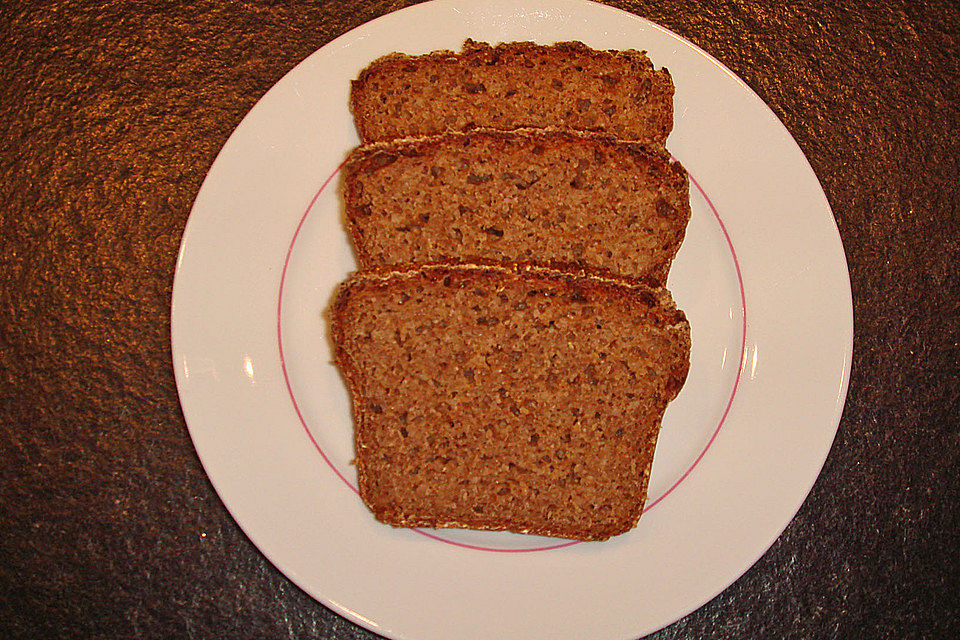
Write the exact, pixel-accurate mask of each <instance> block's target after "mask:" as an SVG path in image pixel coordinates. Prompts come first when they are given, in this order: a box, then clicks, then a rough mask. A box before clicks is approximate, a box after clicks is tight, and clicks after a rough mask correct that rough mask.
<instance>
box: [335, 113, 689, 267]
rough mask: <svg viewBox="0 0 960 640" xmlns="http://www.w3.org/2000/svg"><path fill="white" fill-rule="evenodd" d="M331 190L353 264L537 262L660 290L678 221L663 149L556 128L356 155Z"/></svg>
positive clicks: (685, 213) (673, 179) (675, 190)
mask: <svg viewBox="0 0 960 640" xmlns="http://www.w3.org/2000/svg"><path fill="white" fill-rule="evenodd" d="M343 192H344V201H345V205H346V217H347V225H348V227H349V230H350V234H351V236H352V240H353V244H354V247H355V249H356V253H357V257H358V259H359V261H360V264H361V266H363V267H364V268H370V267H381V266H389V265H397V264H405V263H427V262H437V261H458V262H473V263H484V262H491V261H493V262H499V261H506V262H518V261H537V262H553V263H562V264H568V265H572V266H574V267H576V268H585V269H588V270H592V271H595V272H597V273H599V274H614V275H620V276H625V277H629V278H636V279H643V280H647V281H650V282H653V283H655V284H663V283H665V282H666V279H667V274H668V272H669V269H670V264H671V262H672V260H673V257H674V256H675V255H676V252H677V250H678V249H679V247H680V244H681V242H682V241H683V237H684V233H685V231H686V226H687V223H688V221H689V219H690V203H689V189H688V182H687V174H686V172H685V171H684V169H683V167H682V166H680V164H679V163H677V162H673V161H671V158H670V155H669V154H668V153H667V152H666V151H665V150H664V149H663V148H661V147H657V146H644V145H640V144H637V143H630V142H623V141H617V140H614V139H612V138H609V137H605V136H598V135H589V134H577V133H571V132H564V131H556V130H553V131H544V130H519V131H513V132H501V131H492V130H483V131H475V132H471V133H466V134H465V133H453V134H444V135H440V136H435V137H430V138H421V139H415V140H401V141H395V142H392V143H384V144H374V145H369V146H365V147H360V148H358V149H356V150H355V151H354V152H353V153H352V154H351V156H350V158H349V159H348V161H347V163H346V166H345V168H344V177H343Z"/></svg>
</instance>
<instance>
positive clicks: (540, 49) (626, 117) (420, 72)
mask: <svg viewBox="0 0 960 640" xmlns="http://www.w3.org/2000/svg"><path fill="white" fill-rule="evenodd" d="M583 101H587V102H589V103H590V104H589V105H586V106H585V104H586V103H585V102H583ZM491 106H493V107H495V109H494V110H491V108H490V107H491ZM350 108H351V111H352V113H353V114H354V120H355V122H356V125H357V130H358V132H359V134H360V139H361V140H362V141H363V142H373V141H378V140H390V139H394V138H401V137H408V136H418V135H433V134H436V133H441V132H443V131H451V130H454V131H463V130H469V129H472V128H475V127H492V128H497V129H503V130H511V129H515V128H521V127H548V126H556V127H563V128H568V129H575V130H584V131H598V132H604V133H607V134H610V135H614V136H616V137H618V138H623V139H629V140H641V141H652V142H658V143H661V144H662V143H663V142H664V141H665V140H666V138H667V136H668V135H669V133H670V130H671V128H672V126H673V81H672V79H671V78H670V74H669V72H668V71H667V70H666V69H660V70H654V68H653V64H652V63H651V62H650V60H649V58H647V56H646V54H645V52H642V51H635V50H627V51H613V50H607V51H601V50H595V49H591V48H590V47H587V46H586V45H584V44H583V43H580V42H560V43H557V44H554V45H537V44H534V43H532V42H510V43H502V44H498V45H497V46H495V47H491V46H490V45H488V44H486V43H478V42H474V41H472V40H467V41H466V42H465V43H464V46H463V50H462V51H461V52H460V53H455V52H452V51H435V52H433V53H429V54H424V55H419V56H409V55H404V54H399V53H391V54H389V55H386V56H383V57H381V58H379V59H377V60H375V61H374V62H373V63H371V64H370V65H369V66H368V67H367V68H365V69H364V70H363V71H361V73H360V74H359V76H358V77H357V79H356V80H354V81H353V83H352V85H351V95H350Z"/></svg>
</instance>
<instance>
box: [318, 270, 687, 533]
mask: <svg viewBox="0 0 960 640" xmlns="http://www.w3.org/2000/svg"><path fill="white" fill-rule="evenodd" d="M331 315H332V327H333V338H334V343H335V346H336V358H337V361H338V364H339V366H340V368H341V370H342V371H343V373H344V375H345V377H346V379H347V383H348V386H349V388H350V391H351V395H352V398H353V410H354V417H355V420H356V453H357V458H356V460H357V471H358V477H359V485H360V494H361V497H362V498H363V500H364V502H365V503H366V504H367V505H368V507H369V508H370V509H371V510H372V511H373V513H374V514H375V515H376V517H377V518H378V519H379V520H380V521H382V522H385V523H388V524H391V525H394V526H405V527H412V526H423V527H465V528H473V529H492V530H509V531H514V532H518V533H534V534H541V535H549V536H559V537H565V538H572V539H579V540H604V539H606V538H609V537H610V536H612V535H616V534H619V533H622V532H624V531H627V530H629V529H630V528H632V527H633V526H635V524H636V522H637V520H638V518H639V517H640V514H641V511H642V509H643V504H644V501H645V498H646V489H647V483H648V480H649V474H650V467H651V464H652V461H653V454H654V448H655V445H656V440H657V435H658V431H659V427H660V421H661V418H662V416H663V412H664V410H665V408H666V406H667V403H668V402H669V401H670V400H671V399H672V398H673V397H674V396H675V395H676V394H677V393H678V392H679V389H680V387H681V386H682V385H683V382H684V379H685V378H686V375H687V369H688V365H689V349H690V334H689V325H688V324H687V321H686V319H685V317H684V315H683V313H682V312H681V311H679V310H678V309H677V308H676V307H675V306H674V304H673V301H672V299H671V298H670V295H669V293H668V292H667V291H666V290H665V289H662V288H649V287H646V286H644V285H640V284H636V283H630V282H627V281H622V280H614V279H604V278H598V277H595V276H591V275H587V274H582V273H581V274H572V273H567V272H560V271H556V270H552V269H545V268H539V267H534V266H517V265H513V266H506V267H487V266H466V265H426V266H420V267H416V268H409V269H405V270H398V271H392V272H360V273H358V274H356V275H354V276H353V277H351V279H349V280H348V281H347V282H345V283H344V284H343V285H341V287H340V289H339V291H338V294H337V296H336V298H335V301H334V304H333V306H332V309H331Z"/></svg>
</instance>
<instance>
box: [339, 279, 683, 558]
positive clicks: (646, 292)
mask: <svg viewBox="0 0 960 640" xmlns="http://www.w3.org/2000/svg"><path fill="white" fill-rule="evenodd" d="M507 281H510V282H514V283H516V282H521V281H522V282H523V283H525V284H526V285H529V286H530V287H533V290H534V292H536V291H543V292H546V294H545V295H547V296H548V297H552V298H554V299H556V296H559V297H560V299H558V300H557V301H556V303H555V304H554V305H553V306H552V307H549V308H558V306H559V308H561V309H563V308H571V306H576V305H579V304H587V303H589V304H598V305H600V306H601V307H603V308H607V307H609V309H608V310H612V309H619V308H621V307H619V306H617V305H618V303H617V301H618V300H622V301H624V302H625V303H628V305H627V306H626V307H623V309H627V308H630V309H633V310H634V311H633V313H639V314H648V320H647V322H648V323H649V326H650V327H651V329H652V330H653V329H654V325H656V327H655V330H654V333H655V334H656V335H661V334H662V335H663V336H670V337H669V341H670V343H672V345H673V346H672V347H671V354H676V355H670V356H669V357H670V358H671V361H670V362H669V363H661V364H660V365H655V366H658V367H665V368H664V373H666V375H667V380H665V382H664V384H663V385H662V386H660V387H657V388H661V389H662V394H663V397H661V398H660V399H651V401H652V402H654V405H655V406H654V414H650V418H649V419H653V420H655V422H656V424H649V425H647V426H646V427H644V428H645V429H647V430H646V431H642V432H638V433H637V434H634V435H636V437H639V438H640V440H638V441H637V442H638V443H643V444H642V446H640V448H639V449H638V450H636V451H634V452H633V453H632V454H631V458H630V459H628V460H627V462H628V463H629V464H634V465H640V467H638V468H635V470H634V473H633V474H632V475H631V474H630V473H627V474H626V475H631V477H632V478H633V480H632V481H630V482H628V485H627V486H624V487H621V490H622V492H623V496H628V497H625V498H624V497H623V496H621V495H609V490H606V489H604V490H603V492H602V493H600V494H589V495H594V496H596V495H602V496H605V497H604V498H603V499H605V500H606V499H609V501H610V503H611V504H612V505H613V509H614V511H615V513H618V514H620V515H618V516H616V517H614V518H612V519H611V518H609V517H608V518H606V519H603V518H599V517H598V516H597V515H596V514H594V515H589V514H590V513H592V511H590V508H589V505H584V504H580V503H578V502H577V499H573V500H572V501H571V503H570V504H571V506H570V507H567V508H568V509H572V511H570V514H569V517H567V518H566V519H565V518H564V517H559V516H557V515H556V514H554V517H552V518H541V517H539V516H538V515H537V514H535V513H534V514H531V513H529V512H528V513H524V512H515V511H511V510H503V511H501V512H496V513H492V512H491V513H487V514H484V513H482V509H481V512H476V511H475V510H471V509H469V508H467V506H465V505H466V503H464V506H463V507H462V508H446V507H444V508H439V509H438V508H437V507H436V505H435V504H434V505H433V506H431V505H430V501H429V500H426V501H425V502H424V503H423V504H422V505H420V506H419V507H418V506H417V505H418V503H417V498H413V497H411V496H407V495H401V496H398V495H396V494H397V492H398V491H400V492H401V493H403V492H404V491H407V489H403V490H398V489H396V488H394V489H393V490H392V491H393V494H390V493H389V491H388V493H387V494H384V493H383V491H382V489H381V488H380V485H382V484H383V481H384V478H386V480H387V481H392V480H394V478H392V477H388V476H398V475H399V474H398V472H396V470H395V469H397V468H399V467H397V465H393V466H390V465H388V467H389V468H390V469H394V471H387V470H386V469H387V467H384V466H383V465H382V462H381V458H380V457H378V456H382V455H387V456H388V458H389V456H390V455H400V454H401V453H403V452H404V451H406V453H405V454H404V455H410V453H409V450H404V449H403V448H402V447H400V445H397V443H396V441H390V440H389V437H390V435H391V433H392V431H391V430H390V429H389V428H387V427H386V426H385V423H386V422H389V420H388V417H389V415H390V414H391V412H392V411H395V410H397V407H398V406H399V407H400V408H403V407H404V406H406V405H405V404H404V402H412V401H414V400H415V399H407V400H405V401H404V402H401V403H400V404H399V405H397V403H396V402H388V401H387V400H380V399H378V398H379V396H377V397H374V396H371V394H372V393H374V392H373V387H375V386H376V384H375V383H376V381H371V380H370V374H371V371H370V370H369V367H368V370H366V371H362V370H361V367H360V366H359V365H358V363H357V362H356V361H355V360H354V355H355V354H356V353H363V352H364V349H369V347H364V346H362V345H359V342H362V341H363V340H364V338H363V337H362V335H363V331H362V330H360V331H359V333H358V330H357V327H355V326H353V325H352V324H351V325H350V326H349V327H345V326H344V321H345V320H346V321H347V322H355V315H354V316H351V315H350V312H349V310H348V306H349V305H351V304H359V303H357V302H356V300H359V299H362V298H364V297H365V296H366V297H368V298H369V297H376V296H379V295H381V294H390V295H392V294H397V293H398V292H399V295H401V296H403V295H406V294H405V293H404V292H405V291H406V292H409V293H410V294H411V295H415V293H414V291H415V289H416V288H417V287H421V288H423V287H424V285H427V288H428V289H429V283H433V285H434V286H435V288H436V287H439V286H440V285H441V284H442V285H443V286H445V287H450V288H452V289H454V290H459V291H467V292H468V293H469V291H470V290H472V289H473V288H475V287H477V286H481V285H490V286H489V287H488V288H490V289H491V290H493V289H494V288H495V286H494V285H497V284H500V285H503V284H504V283H505V282H507ZM521 289H522V288H521ZM500 290H501V291H506V290H511V289H510V287H509V286H508V287H505V288H501V289H500ZM513 290H516V287H514V288H513ZM388 297H389V295H388ZM604 301H605V302H604ZM377 308H378V309H380V308H381V306H380V305H379V304H378V305H377ZM645 310H646V311H645ZM355 312H356V309H354V313H355ZM618 313H619V312H618ZM389 317H390V316H389V313H388V315H387V316H385V320H389ZM350 318H353V320H351V319H350ZM331 322H332V335H333V342H334V345H335V350H336V359H337V362H338V364H339V366H340V368H341V371H342V372H343V374H344V377H345V378H346V381H347V385H348V387H349V389H350V393H351V398H352V401H353V412H354V416H355V420H356V445H357V472H358V479H359V485H360V490H361V496H362V497H363V499H364V502H365V503H366V504H367V505H368V507H370V509H371V510H372V511H373V512H374V514H375V515H376V517H377V519H378V520H380V521H382V522H385V523H387V524H391V525H393V526H403V527H411V526H418V527H419V526H426V527H461V528H472V529H486V530H509V531H514V532H518V533H532V534H539V535H548V536H559V537H567V538H575V539H581V540H604V539H606V538H608V537H610V536H612V535H617V534H619V533H622V532H624V531H626V530H629V529H630V528H632V527H633V526H635V524H636V521H637V519H638V518H639V516H640V513H641V511H642V506H643V497H644V496H645V495H646V486H647V483H648V481H649V472H650V465H651V464H652V458H653V451H654V447H655V443H656V433H657V431H658V429H659V416H660V415H662V411H663V408H665V406H666V403H667V402H668V401H669V400H670V399H672V398H673V397H674V396H675V395H676V392H677V391H679V388H680V386H682V384H683V380H684V378H685V376H686V373H687V367H688V355H687V354H689V325H688V324H687V322H686V318H685V317H684V315H683V313H682V312H681V311H679V310H677V308H676V306H675V305H674V304H673V301H672V299H671V298H670V296H669V293H668V292H666V291H665V290H663V289H651V288H649V287H646V286H644V285H641V284H638V283H635V282H628V281H624V280H622V279H616V278H599V277H596V276H593V275H589V274H586V273H584V272H579V273H568V272H562V271H557V270H554V269H549V268H545V267H542V266H539V265H533V264H512V265H504V266H501V267H489V266H479V265H424V266H408V267H404V268H401V269H395V270H390V271H387V270H381V271H370V272H360V273H357V274H355V275H354V276H353V277H352V278H351V279H350V280H348V281H347V282H345V283H343V284H342V285H341V287H340V289H339V290H338V292H337V295H336V297H335V300H334V303H333V307H332V313H331ZM366 326H368V327H378V328H383V327H382V324H381V323H380V322H379V321H377V322H373V323H372V324H371V323H370V319H369V318H368V324H367V325H366ZM347 328H349V329H350V331H347V330H346V329H347ZM399 335H400V334H399V333H398V334H397V336H398V337H397V339H398V340H399V339H400V338H399ZM438 349H439V347H438ZM578 357H579V356H578ZM664 357H667V356H666V354H665V355H664ZM396 366H398V367H399V366H401V365H399V364H397V365H396ZM407 374H410V375H412V373H411V372H409V371H408V372H406V374H405V375H407ZM477 380H478V383H479V380H481V377H480V373H479V372H478V373H477ZM504 391H505V390H504V389H503V388H501V389H500V393H501V394H504ZM513 392H514V390H513V389H508V390H507V391H506V394H507V395H510V394H511V393H513ZM377 393H382V389H381V390H380V391H379V392H377ZM491 393H493V394H494V398H495V397H496V393H495V391H494V390H491ZM518 393H520V395H522V391H518ZM637 393H640V391H639V390H638V391H637ZM501 397H505V396H503V395H501ZM516 397H519V396H516ZM373 402H377V403H382V406H380V405H379V404H372V403H373ZM411 406H416V405H411ZM411 413H412V410H411ZM404 415H406V411H404ZM598 415H599V413H598ZM462 419H463V420H465V421H467V420H468V416H467V415H466V414H465V415H464V416H462ZM537 419H538V418H537V416H536V415H535V414H531V416H530V418H529V419H528V420H527V422H528V423H530V424H532V423H534V422H535V421H536V420H537ZM404 424H406V422H404ZM415 424H416V422H415V419H411V423H410V424H409V425H408V427H409V428H410V430H411V434H410V436H411V439H413V437H414V435H415V434H414V433H413V430H414V425H415ZM515 428H516V427H512V428H511V429H515ZM384 429H386V431H385V430H384ZM621 431H622V429H621ZM539 433H540V434H541V435H540V437H541V438H550V437H551V434H550V432H549V430H546V431H544V430H540V431H539ZM591 433H592V432H591ZM607 435H608V436H609V435H610V434H609V433H608V434H607ZM619 435H620V434H619V432H618V434H617V436H618V437H619ZM629 435H630V434H626V435H625V437H629ZM568 437H569V429H568ZM589 437H593V436H588V438H589ZM598 437H603V436H598ZM595 444H596V445H597V446H601V445H603V441H602V440H601V441H597V442H596V443H595ZM480 446H481V443H478V447H480ZM565 446H567V447H568V448H569V449H570V450H571V451H573V446H574V445H573V444H569V445H565ZM604 446H606V445H604ZM398 447H399V448H398ZM438 447H439V445H438ZM588 450H589V449H588ZM444 451H445V450H444V449H443V448H442V447H440V449H439V450H438V451H434V452H433V453H434V454H437V455H456V454H452V453H449V452H446V453H445V452H444ZM384 452H386V453H384ZM561 452H562V450H561ZM503 455H504V456H505V457H504V458H503V460H504V461H505V460H506V459H507V458H509V455H507V454H503ZM618 455H619V456H621V457H620V458H618V459H620V463H619V464H621V465H622V464H623V462H624V460H623V459H622V455H625V454H618ZM512 459H513V460H516V461H518V462H519V461H520V460H521V458H512ZM582 461H583V462H584V464H589V463H591V461H590V460H589V454H588V455H586V456H585V457H584V458H583V459H582ZM421 463H422V465H423V472H424V473H427V472H428V471H429V467H430V459H429V456H427V454H422V462H421ZM421 463H418V464H421ZM610 463H611V462H610V460H607V462H605V463H603V464H610ZM477 464H481V465H482V464H486V463H482V462H481V463H477ZM511 464H512V463H511ZM544 464H546V463H544ZM550 464H551V465H552V464H558V465H559V464H561V463H560V462H559V461H556V460H554V461H553V462H551V463H550ZM629 464H628V468H629ZM451 465H453V466H455V461H454V462H451ZM521 466H522V465H521ZM404 468H408V469H409V468H410V467H404ZM458 468H460V469H462V468H463V467H458ZM551 468H552V466H551ZM600 468H605V467H598V468H597V472H598V473H599V469H600ZM591 473H592V472H591ZM371 474H373V475H371ZM488 475H489V474H488ZM512 475H514V476H516V475H517V474H512ZM438 477H439V478H443V481H448V480H449V478H446V477H444V476H443V475H441V476H438ZM538 477H539V476H538ZM500 479H501V480H502V481H503V486H504V487H507V486H512V487H514V488H515V489H516V487H517V486H518V485H517V484H516V482H515V481H516V480H517V478H515V477H511V473H506V474H505V475H504V476H503V477H501V478H500ZM520 479H521V480H523V477H522V476H520ZM401 480H402V478H401ZM594 480H596V479H595V478H594V479H591V478H590V474H589V473H587V475H585V476H584V481H585V482H588V481H589V482H592V481H594ZM597 481H598V482H599V480H597ZM511 483H512V484H511ZM388 484H389V482H388ZM448 484H449V482H448ZM528 484H531V483H530V482H529V481H528ZM391 486H395V487H396V486H405V485H403V484H402V483H401V484H399V485H396V484H394V485H391ZM531 486H533V487H534V488H535V489H539V490H543V491H549V490H551V488H550V487H548V486H546V485H544V484H542V483H541V484H537V483H532V484H531ZM604 486H606V485H604ZM611 486H612V485H611ZM501 491H502V489H501ZM569 492H571V493H576V491H575V489H574V488H572V487H571V488H570V490H569ZM497 495H499V494H492V497H493V498H494V500H493V501H492V502H490V503H487V502H484V503H482V504H490V505H491V508H494V509H495V508H496V504H494V503H495V502H496V500H495V499H496V497H497ZM385 496H386V497H385ZM629 496H632V497H633V500H634V502H631V503H630V504H626V505H624V504H618V503H617V501H618V500H619V501H620V502H622V501H623V500H624V499H625V500H627V501H631V498H630V497H629ZM489 497H490V496H488V498H489ZM594 499H596V498H594ZM580 500H581V502H582V498H581V499H580ZM444 504H446V503H444ZM411 505H412V506H411ZM474 508H476V507H474ZM602 513H603V512H601V514H602Z"/></svg>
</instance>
